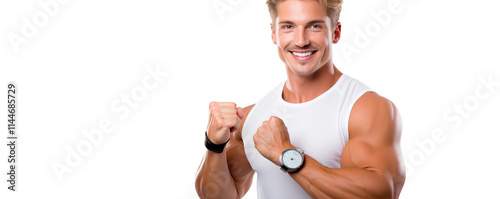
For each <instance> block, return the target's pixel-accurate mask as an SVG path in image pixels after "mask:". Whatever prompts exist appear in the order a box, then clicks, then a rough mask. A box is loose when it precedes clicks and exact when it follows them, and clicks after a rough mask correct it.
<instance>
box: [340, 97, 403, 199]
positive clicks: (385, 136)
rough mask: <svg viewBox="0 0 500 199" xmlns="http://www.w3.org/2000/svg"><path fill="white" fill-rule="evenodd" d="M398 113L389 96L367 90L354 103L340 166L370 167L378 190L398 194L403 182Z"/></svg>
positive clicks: (369, 169) (366, 168)
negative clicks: (366, 92)
mask: <svg viewBox="0 0 500 199" xmlns="http://www.w3.org/2000/svg"><path fill="white" fill-rule="evenodd" d="M400 120H401V119H400V116H399V113H398V111H397V109H396V108H395V106H394V105H393V103H392V102H390V101H389V100H387V99H385V98H383V97H380V96H378V95H377V94H376V93H368V94H365V95H364V96H362V97H361V98H360V99H359V100H358V102H356V104H355V105H354V107H353V110H352V111H351V116H350V119H349V133H350V137H351V138H350V140H349V141H348V142H347V143H346V146H345V148H344V151H343V152H342V165H341V166H342V167H354V168H360V169H364V170H366V171H370V172H372V173H374V174H376V175H374V177H373V178H372V180H374V183H378V186H376V187H377V188H378V189H380V191H390V192H392V193H394V194H395V195H398V193H399V190H400V188H401V187H402V183H404V167H403V162H402V155H401V150H400V146H399V140H400V135H401V121H400Z"/></svg>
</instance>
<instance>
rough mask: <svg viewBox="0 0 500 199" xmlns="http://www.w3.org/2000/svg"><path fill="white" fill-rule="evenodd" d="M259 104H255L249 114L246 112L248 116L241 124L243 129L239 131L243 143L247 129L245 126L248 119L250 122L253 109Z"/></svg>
mask: <svg viewBox="0 0 500 199" xmlns="http://www.w3.org/2000/svg"><path fill="white" fill-rule="evenodd" d="M258 103H259V102H257V103H255V105H254V106H253V107H252V109H251V110H250V112H248V115H247V116H246V117H245V122H244V123H243V128H242V129H241V139H242V141H243V142H244V141H245V136H246V132H247V130H246V129H248V128H249V127H247V126H248V125H246V124H249V119H250V121H251V120H252V115H253V112H254V110H255V107H256V106H257V104H258Z"/></svg>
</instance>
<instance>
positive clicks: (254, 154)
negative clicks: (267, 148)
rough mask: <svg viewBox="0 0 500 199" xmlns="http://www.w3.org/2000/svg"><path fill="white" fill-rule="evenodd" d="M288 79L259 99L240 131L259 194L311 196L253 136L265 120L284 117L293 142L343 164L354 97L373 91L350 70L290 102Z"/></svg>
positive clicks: (272, 198) (330, 163) (271, 198)
mask: <svg viewBox="0 0 500 199" xmlns="http://www.w3.org/2000/svg"><path fill="white" fill-rule="evenodd" d="M284 86H285V82H282V83H280V84H279V85H278V87H276V88H275V89H273V90H272V91H271V92H269V93H268V94H267V95H266V96H265V97H264V98H262V99H261V100H259V101H258V102H257V103H256V104H255V106H254V107H253V108H252V110H251V111H250V113H249V114H248V116H247V118H246V120H245V124H244V125H243V130H242V137H243V143H244V146H245V154H246V156H247V159H248V161H249V162H250V165H251V166H252V168H253V170H254V171H255V172H256V173H257V195H258V198H260V199H276V198H287V199H293V198H300V199H303V198H311V197H310V196H309V195H307V193H306V192H305V191H304V190H303V189H302V187H300V186H299V184H297V183H296V182H295V181H294V180H293V179H292V178H291V177H290V176H289V175H288V174H286V173H283V171H281V169H280V167H279V166H276V165H275V164H273V163H272V162H271V161H269V160H267V159H266V158H264V157H263V156H262V155H261V154H260V153H259V151H257V149H255V145H254V142H253V136H254V134H255V132H257V129H258V128H259V127H260V126H261V125H262V122H264V121H265V120H268V119H269V118H270V117H271V116H277V117H279V118H281V119H282V120H283V122H284V123H285V125H286V126H287V129H288V133H289V134H290V141H291V143H292V145H294V146H296V147H300V148H302V149H304V151H305V154H307V155H309V156H311V157H312V158H314V159H315V160H317V161H318V162H319V163H321V164H322V165H325V166H327V167H330V168H340V155H341V153H342V149H343V148H344V145H345V144H346V142H347V141H348V139H349V131H348V129H347V127H348V123H349V115H350V113H351V109H352V107H353V105H354V103H355V102H356V101H357V100H358V99H359V97H361V96H362V95H363V94H364V93H365V92H367V91H370V88H368V87H367V86H366V85H364V84H363V83H361V82H359V81H358V80H356V79H353V78H351V77H349V76H347V75H345V74H344V75H342V76H341V77H340V79H339V80H338V81H337V82H336V83H335V84H334V85H333V86H332V87H331V88H330V89H328V90H327V91H326V92H324V93H323V94H321V95H320V96H318V97H316V98H315V99H313V100H311V101H307V102H304V103H298V104H294V103H289V102H286V101H284V100H283V98H282V93H283V88H284Z"/></svg>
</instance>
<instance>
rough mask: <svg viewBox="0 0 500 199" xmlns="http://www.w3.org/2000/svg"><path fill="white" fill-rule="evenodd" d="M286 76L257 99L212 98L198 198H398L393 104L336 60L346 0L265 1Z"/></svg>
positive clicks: (399, 161) (399, 163)
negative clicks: (253, 193)
mask: <svg viewBox="0 0 500 199" xmlns="http://www.w3.org/2000/svg"><path fill="white" fill-rule="evenodd" d="M267 4H268V7H269V11H270V14H271V17H272V20H273V22H272V23H271V31H272V40H273V42H274V44H276V45H277V47H278V53H279V55H280V58H281V60H282V61H283V62H284V63H285V65H286V67H285V68H286V72H287V76H288V79H287V80H286V81H285V82H283V83H282V84H280V85H278V87H276V88H275V89H273V90H272V91H271V92H270V93H269V94H267V95H266V96H265V97H264V98H262V99H261V100H260V101H259V102H257V103H256V104H254V105H251V106H248V107H245V108H243V109H242V108H239V107H237V106H236V104H235V103H230V102H211V103H210V105H209V108H210V117H209V123H208V126H207V131H206V132H205V136H206V143H205V145H206V147H207V149H208V150H207V151H206V154H205V158H204V159H203V160H202V163H201V165H200V168H199V170H198V174H197V178H196V191H197V192H198V195H199V196H200V198H241V197H243V196H244V195H245V193H246V192H247V191H248V189H249V188H250V186H251V184H252V178H253V175H254V173H255V172H256V173H257V186H258V187H257V191H258V193H257V194H258V196H259V198H271V199H276V198H287V199H290V198H398V197H399V193H400V192H401V189H402V187H403V184H404V181H405V172H404V165H403V158H402V155H401V150H400V146H399V142H400V137H401V118H400V116H399V113H398V111H397V109H396V107H395V106H394V104H393V103H392V102H391V101H389V100H387V99H385V98H383V97H381V96H379V95H377V94H376V93H375V92H373V91H371V90H370V89H369V88H368V87H367V86H365V85H364V84H362V83H361V82H359V81H357V80H355V79H353V78H351V77H349V76H347V75H345V74H342V73H341V72H340V71H339V70H338V69H337V68H336V67H335V65H334V64H333V61H332V58H331V48H332V45H333V44H336V43H337V42H338V41H339V39H340V33H341V24H340V22H338V16H339V13H340V10H341V4H342V0H328V1H327V0H268V1H267Z"/></svg>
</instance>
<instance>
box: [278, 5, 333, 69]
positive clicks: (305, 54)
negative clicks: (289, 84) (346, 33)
mask: <svg viewBox="0 0 500 199" xmlns="http://www.w3.org/2000/svg"><path fill="white" fill-rule="evenodd" d="M332 26H333V24H332V22H331V19H330V18H329V17H328V16H327V15H326V11H325V8H324V7H323V6H322V5H321V4H320V3H319V2H318V1H315V0H287V1H282V2H280V3H278V6H277V17H276V20H275V24H274V26H273V25H272V24H271V29H272V39H273V42H274V44H276V45H277V46H278V53H279V55H280V58H281V60H282V61H283V62H285V64H286V65H287V66H288V68H289V69H290V70H291V71H292V72H293V73H294V74H296V75H299V76H308V75H311V74H313V73H314V72H316V71H317V70H318V69H319V68H321V67H322V66H325V65H327V64H328V63H331V46H332V44H334V43H337V42H338V40H339V39H340V22H339V23H337V24H336V26H335V27H332Z"/></svg>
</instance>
